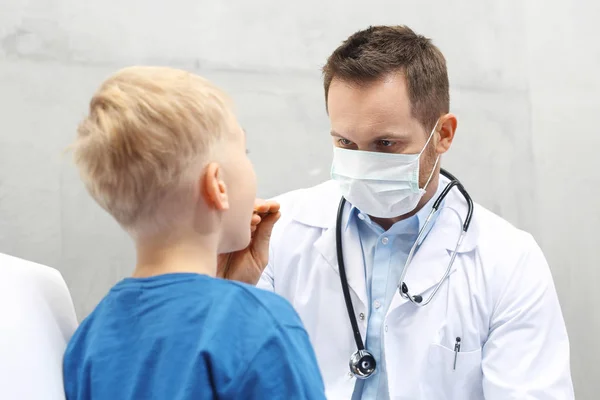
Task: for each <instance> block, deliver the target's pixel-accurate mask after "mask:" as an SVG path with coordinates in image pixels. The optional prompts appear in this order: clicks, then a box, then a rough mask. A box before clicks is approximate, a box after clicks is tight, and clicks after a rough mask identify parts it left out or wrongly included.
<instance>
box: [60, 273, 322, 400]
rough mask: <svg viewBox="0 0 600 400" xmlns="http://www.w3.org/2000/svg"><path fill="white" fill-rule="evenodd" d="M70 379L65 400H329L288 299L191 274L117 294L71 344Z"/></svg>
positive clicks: (135, 284) (119, 289) (122, 287)
mask: <svg viewBox="0 0 600 400" xmlns="http://www.w3.org/2000/svg"><path fill="white" fill-rule="evenodd" d="M63 373H64V384H65V393H66V396H67V399H68V400H83V399H91V400H120V399H127V400H184V399H194V400H197V399H261V400H262V399H286V400H291V399H324V398H325V394H324V385H323V380H322V378H321V374H320V371H319V369H318V366H317V361H316V357H315V353H314V351H313V349H312V346H311V344H310V342H309V339H308V335H307V333H306V331H305V330H304V327H303V325H302V323H301V321H300V318H299V317H298V314H296V312H295V311H294V310H293V308H292V306H291V305H290V304H289V303H288V302H287V301H286V300H284V299H283V298H281V297H279V296H278V295H275V294H273V293H269V292H267V291H263V290H260V289H257V288H255V287H252V286H249V285H244V284H241V283H236V282H232V281H227V280H222V279H216V278H210V277H208V276H204V275H198V274H188V273H185V274H184V273H182V274H166V275H160V276H155V277H151V278H141V279H137V278H127V279H124V280H123V281H121V282H119V283H118V284H117V285H115V286H114V287H113V288H112V289H111V291H110V292H109V293H108V295H107V296H106V297H105V298H104V299H103V300H102V301H101V302H100V304H99V305H98V306H97V307H96V309H95V310H94V311H93V312H92V313H91V314H90V315H89V316H88V317H87V318H86V319H85V320H84V321H83V322H82V324H81V326H80V327H79V328H78V329H77V331H76V332H75V334H74V335H73V337H72V338H71V341H70V342H69V345H68V347H67V350H66V352H65V357H64V362H63Z"/></svg>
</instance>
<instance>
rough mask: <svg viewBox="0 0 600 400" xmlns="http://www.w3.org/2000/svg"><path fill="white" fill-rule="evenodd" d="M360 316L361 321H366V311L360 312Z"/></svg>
mask: <svg viewBox="0 0 600 400" xmlns="http://www.w3.org/2000/svg"><path fill="white" fill-rule="evenodd" d="M358 318H360V320H361V321H364V319H365V314H364V313H360V314H359V316H358Z"/></svg>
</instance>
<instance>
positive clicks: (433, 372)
mask: <svg viewBox="0 0 600 400" xmlns="http://www.w3.org/2000/svg"><path fill="white" fill-rule="evenodd" d="M446 183H447V180H446V179H440V184H441V185H445V184H446ZM339 199H340V192H339V189H338V185H337V184H336V183H335V182H332V181H330V182H326V183H324V184H322V185H319V186H317V187H314V188H310V189H304V190H298V191H294V192H291V193H288V194H285V195H283V196H281V197H280V198H278V199H276V200H278V201H280V203H281V212H282V217H281V219H280V221H279V222H278V223H277V224H276V226H275V229H274V231H273V234H272V237H271V251H270V260H269V265H268V266H267V268H266V270H265V272H264V274H263V276H262V278H261V281H260V282H259V284H258V286H259V287H262V288H264V289H267V290H272V291H275V292H276V293H278V294H280V295H282V296H283V297H285V298H287V299H288V300H289V301H290V302H291V303H292V304H293V305H294V307H295V309H296V310H297V311H298V313H299V314H300V316H301V318H302V320H303V322H304V324H305V327H306V329H307V331H308V333H309V336H310V338H311V341H312V344H313V346H314V348H315V351H316V354H317V358H318V361H319V364H320V367H321V371H322V373H323V377H324V380H325V385H326V391H327V396H328V398H329V399H334V400H337V399H340V400H342V399H350V398H351V395H352V392H353V389H354V385H355V378H353V377H352V376H350V375H349V369H348V359H349V357H350V355H351V354H352V353H353V352H354V351H355V350H356V347H355V343H354V339H353V335H352V329H351V326H350V322H349V320H348V315H347V313H346V306H345V303H344V298H343V295H342V290H341V286H340V279H339V273H338V267H337V261H336V250H335V220H336V210H337V207H338V202H339ZM445 207H448V208H449V209H444V210H443V211H441V213H440V214H439V216H438V219H437V221H436V223H435V225H434V226H433V229H432V230H431V232H430V233H429V235H428V237H427V239H426V240H425V241H424V242H423V244H422V245H421V248H420V249H419V251H418V252H417V253H416V255H415V258H414V259H413V262H412V264H411V267H410V269H409V271H408V274H407V276H406V282H407V284H408V285H409V286H410V289H411V293H413V294H422V295H423V296H424V297H427V295H428V294H429V292H430V291H431V290H432V288H433V287H434V286H435V285H436V284H437V282H438V281H439V279H440V277H441V276H442V275H443V273H444V271H445V269H446V267H447V266H448V261H449V258H450V255H451V252H452V250H453V249H454V247H455V245H456V240H457V237H458V234H459V232H460V225H461V224H462V221H461V220H460V218H459V217H458V216H464V215H466V204H465V202H464V200H463V198H462V196H460V194H458V191H457V190H452V191H451V192H450V194H449V195H448V196H447V197H446V201H445ZM349 210H350V206H347V207H346V212H345V214H346V215H344V220H347V213H348V211H349ZM343 244H344V260H345V262H346V271H347V272H346V273H347V276H348V282H349V286H350V288H351V296H352V301H353V304H354V309H355V312H356V317H357V320H358V323H359V327H360V330H361V334H362V337H363V338H364V337H365V330H366V326H367V321H368V320H369V317H368V313H369V306H368V304H367V301H368V300H367V299H368V297H367V292H366V284H365V273H364V265H362V260H363V258H362V254H361V246H360V241H359V238H358V233H357V232H356V231H355V230H353V229H350V228H347V229H345V230H344V233H343ZM398 267H399V268H400V267H401V265H398ZM394 284H395V283H394ZM456 337H460V338H461V349H460V352H459V353H458V354H455V352H454V344H455V341H456ZM383 340H384V346H385V354H386V356H385V363H386V367H387V373H388V381H389V394H390V399H394V400H399V399H406V400H408V399H410V400H419V399H427V400H445V399H455V400H470V399H486V400H508V399H520V400H521V399H522V400H525V399H536V400H558V399H560V400H564V399H573V398H574V394H573V386H572V382H571V375H570V367H569V341H568V337H567V332H566V328H565V324H564V320H563V316H562V313H561V309H560V305H559V302H558V298H557V295H556V291H555V288H554V283H553V280H552V275H551V273H550V269H549V267H548V264H547V262H546V260H545V258H544V255H543V254H542V251H541V250H540V248H539V246H538V245H537V244H536V242H535V240H534V239H533V237H532V236H531V235H529V234H528V233H526V232H523V231H521V230H519V229H517V228H515V227H513V226H512V225H510V224H509V223H507V222H506V221H504V220H502V219H501V218H499V217H498V216H496V215H494V214H492V213H491V212H489V211H487V210H485V209H484V208H482V207H481V206H479V205H475V210H474V214H473V220H472V223H471V228H470V230H469V232H468V234H467V235H466V236H465V239H464V242H463V244H462V246H461V249H460V250H459V253H458V254H457V257H456V260H455V262H454V265H453V268H452V271H451V273H450V276H449V278H448V279H447V280H446V281H445V282H444V284H443V285H442V287H441V288H440V290H439V292H438V294H437V295H436V297H435V298H434V300H433V301H432V302H431V303H430V304H429V305H427V306H425V307H423V308H418V307H416V306H414V305H413V304H412V303H410V302H409V301H408V300H406V299H404V298H402V297H401V296H400V295H399V294H398V293H396V295H395V297H394V298H393V300H392V303H391V306H390V308H389V310H388V312H387V314H386V317H385V322H384V339H383ZM455 356H456V358H457V362H456V369H454V367H453V366H454V357H455Z"/></svg>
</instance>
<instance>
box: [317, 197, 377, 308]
mask: <svg viewBox="0 0 600 400" xmlns="http://www.w3.org/2000/svg"><path fill="white" fill-rule="evenodd" d="M350 209H351V207H350V205H349V204H348V203H346V206H345V208H344V214H343V216H342V248H343V254H344V264H345V270H346V277H347V278H348V286H349V287H350V289H352V291H353V292H354V293H355V294H356V296H357V297H358V299H359V300H360V301H361V302H362V303H363V304H364V305H366V304H367V287H366V283H365V268H364V258H363V253H362V246H361V244H360V238H359V236H358V229H357V227H356V221H355V220H354V219H352V220H350V221H349V222H348V223H347V224H346V223H345V221H348V218H349V212H350ZM336 214H337V213H336ZM335 233H336V221H335V218H333V220H332V221H330V223H329V225H328V227H327V228H325V230H324V232H323V235H321V237H320V238H319V239H318V240H317V241H316V242H315V248H316V249H317V250H318V251H319V252H320V253H321V255H322V256H323V258H324V259H325V261H327V263H328V264H329V265H330V266H331V267H332V268H333V269H334V270H335V271H336V272H337V273H338V274H339V266H338V262H337V252H336V240H335V236H336V235H335ZM340 285H341V283H340ZM340 290H341V286H340Z"/></svg>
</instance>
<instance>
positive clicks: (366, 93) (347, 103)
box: [327, 76, 420, 137]
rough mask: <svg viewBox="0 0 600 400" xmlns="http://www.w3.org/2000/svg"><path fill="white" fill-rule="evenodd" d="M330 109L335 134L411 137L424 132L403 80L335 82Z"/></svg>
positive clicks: (332, 88) (333, 83) (332, 86)
mask: <svg viewBox="0 0 600 400" xmlns="http://www.w3.org/2000/svg"><path fill="white" fill-rule="evenodd" d="M327 106H328V112H329V119H330V122H331V131H332V132H333V133H336V134H338V135H341V136H344V135H351V134H357V133H362V134H364V133H366V132H371V133H373V134H375V135H379V134H388V133H390V134H394V136H398V137H407V136H412V134H415V133H417V132H419V131H420V129H419V127H420V124H419V122H418V120H417V119H415V118H414V117H413V116H412V113H411V106H410V101H409V99H408V93H407V92H406V85H405V84H404V78H402V77H400V78H398V76H395V77H390V78H387V79H381V80H377V81H373V82H369V83H364V84H354V83H347V82H343V81H339V80H335V79H334V80H333V81H332V83H331V86H330V88H329V92H328V102H327Z"/></svg>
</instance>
